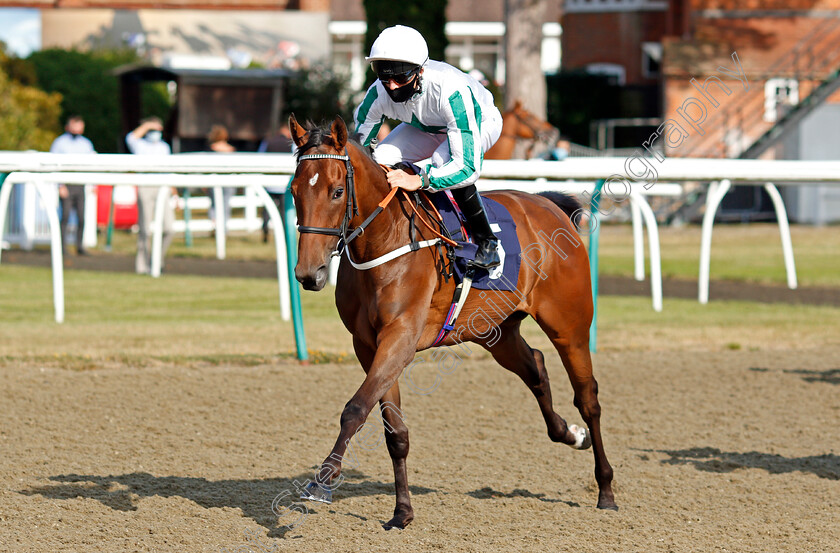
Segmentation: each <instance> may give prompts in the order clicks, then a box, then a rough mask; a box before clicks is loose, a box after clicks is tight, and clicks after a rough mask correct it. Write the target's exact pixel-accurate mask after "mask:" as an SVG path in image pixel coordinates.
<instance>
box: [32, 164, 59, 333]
mask: <svg viewBox="0 0 840 553" xmlns="http://www.w3.org/2000/svg"><path fill="white" fill-rule="evenodd" d="M35 189H36V190H37V191H38V195H39V196H41V202H42V203H43V204H44V210H45V211H46V212H47V221H49V224H50V253H51V256H50V257H51V259H52V273H53V303H54V304H55V322H57V323H63V322H64V258H63V255H62V252H61V223H60V222H59V220H58V206H57V205H54V204H52V202H51V201H50V195H49V194H48V193H47V190H46V185H45V184H44V182H43V181H41V180H36V181H35Z"/></svg>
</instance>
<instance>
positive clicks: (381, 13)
mask: <svg viewBox="0 0 840 553" xmlns="http://www.w3.org/2000/svg"><path fill="white" fill-rule="evenodd" d="M363 4H364V7H365V16H366V17H367V32H366V33H365V53H367V52H370V47H371V46H373V41H374V40H376V37H378V36H379V33H381V32H382V30H383V29H386V28H387V27H392V26H394V25H406V26H408V27H413V28H415V29H417V30H418V31H419V32H420V34H421V35H423V38H425V39H426V44H427V45H428V46H429V57H430V58H431V59H433V60H443V59H445V53H446V46H447V45H448V44H449V40H448V39H447V38H446V31H445V27H446V4H447V0H400V1H399V2H394V1H393V0H364V1H363ZM374 78H375V77H374V75H373V71H371V70H370V68H368V81H373V79H374Z"/></svg>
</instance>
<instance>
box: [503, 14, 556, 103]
mask: <svg viewBox="0 0 840 553" xmlns="http://www.w3.org/2000/svg"><path fill="white" fill-rule="evenodd" d="M546 3H547V0H505V60H507V61H506V65H505V107H507V108H510V107H512V106H513V105H514V104H515V103H516V101H517V100H520V101H521V102H522V105H523V106H524V107H525V109H527V110H528V111H530V112H531V113H533V114H534V115H536V116H537V117H540V118H542V119H545V117H546V86H545V75H543V72H542V66H541V52H542V25H543V20H544V19H545V8H546Z"/></svg>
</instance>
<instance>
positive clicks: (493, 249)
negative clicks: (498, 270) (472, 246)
mask: <svg viewBox="0 0 840 553" xmlns="http://www.w3.org/2000/svg"><path fill="white" fill-rule="evenodd" d="M476 245H477V246H478V251H477V252H476V253H475V259H471V260H470V261H468V262H467V266H473V267H476V268H479V269H488V270H489V269H492V268H494V267H498V266H499V265H501V263H502V260H501V257H500V256H499V241H498V240H497V239H494V238H488V239H486V240H484V241H482V242H481V243H479V244H476ZM482 253H484V254H485V256H486V257H487V258H489V259H484V260H483V261H479V259H478V258H479V257H480V256H481V254H482Z"/></svg>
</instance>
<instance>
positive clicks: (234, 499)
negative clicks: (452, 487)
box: [20, 470, 435, 538]
mask: <svg viewBox="0 0 840 553" xmlns="http://www.w3.org/2000/svg"><path fill="white" fill-rule="evenodd" d="M343 475H344V476H345V481H344V482H343V483H342V484H341V486H340V487H339V488H337V489H336V490H335V492H334V493H335V495H334V500H335V499H337V500H341V498H342V497H360V496H373V495H382V494H388V495H393V493H394V486H393V484H392V483H390V482H389V483H383V482H372V481H367V480H365V478H366V477H365V475H364V474H362V473H361V472H359V471H354V470H345V471H343ZM312 477H313V474H300V475H298V476H295V477H291V478H266V479H262V480H215V481H214V480H207V479H205V478H190V477H182V476H153V475H151V474H148V473H145V472H134V473H131V474H121V475H116V476H111V475H109V476H96V475H82V474H62V475H58V476H51V477H50V480H52V481H54V482H57V484H50V485H46V486H39V487H34V488H31V489H28V490H22V491H20V493H22V494H24V495H28V496H32V495H42V496H44V497H47V498H50V499H74V498H77V497H81V498H87V499H95V500H97V501H99V502H100V503H102V504H103V505H107V506H108V507H110V508H111V509H114V510H117V511H136V510H137V504H138V502H139V500H140V499H142V498H144V497H153V496H160V497H183V498H185V499H189V500H191V501H194V502H195V503H197V504H198V505H201V506H202V507H204V508H207V509H209V508H212V507H232V508H238V509H241V510H242V513H243V515H244V516H245V517H247V518H250V519H252V520H253V521H255V522H256V523H257V524H259V525H260V526H263V527H265V528H267V529H268V530H269V534H268V537H271V538H282V537H285V535H286V533H287V532H289V531H290V530H291V529H293V528H294V527H295V526H298V525H299V524H300V523H302V522H303V520H302V519H301V520H299V519H298V517H299V515H300V512H302V511H304V510H305V511H306V512H307V513H314V512H317V510H318V509H319V508H324V509H325V510H327V509H329V508H330V507H329V506H328V505H326V504H323V503H312V502H307V501H302V500H300V499H298V498H299V497H300V493H299V492H298V491H297V490H298V489H299V488H298V486H299V485H300V484H298V485H297V486H296V485H295V482H296V481H297V482H299V483H303V482H306V480H307V479H311V478H312ZM410 490H411V493H412V494H426V493H430V492H433V491H435V490H432V489H430V488H424V487H422V486H410ZM286 492H288V493H286ZM280 494H283V498H282V501H281V502H280V503H279V504H280V505H282V506H283V507H289V506H291V505H292V504H293V503H297V502H300V503H298V504H299V505H305V509H300V512H299V511H289V512H286V511H285V510H283V509H280V512H284V513H286V514H288V515H290V516H289V517H288V518H287V519H286V517H283V518H280V517H278V515H276V514H275V513H274V512H272V502H273V501H274V499H275V498H276V497H278V495H280ZM351 514H352V513H351ZM352 515H353V516H355V517H358V518H361V519H363V520H364V519H365V517H363V516H362V515H359V514H352ZM284 519H285V520H284ZM295 522H297V524H293V523H295ZM280 524H288V525H289V527H287V526H278V525H280Z"/></svg>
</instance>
